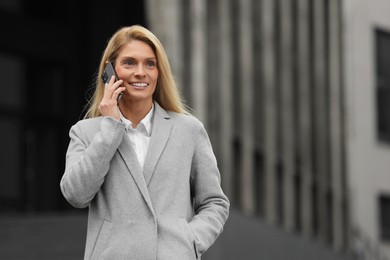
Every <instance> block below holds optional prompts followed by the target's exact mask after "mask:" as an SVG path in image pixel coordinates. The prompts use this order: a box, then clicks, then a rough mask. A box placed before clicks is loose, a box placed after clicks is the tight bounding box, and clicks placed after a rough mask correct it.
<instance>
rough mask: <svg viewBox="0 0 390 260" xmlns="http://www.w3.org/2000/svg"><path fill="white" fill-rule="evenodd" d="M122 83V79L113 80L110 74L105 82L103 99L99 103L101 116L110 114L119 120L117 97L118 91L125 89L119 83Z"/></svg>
mask: <svg viewBox="0 0 390 260" xmlns="http://www.w3.org/2000/svg"><path fill="white" fill-rule="evenodd" d="M122 83H123V80H121V79H120V80H118V81H115V77H114V76H112V77H111V79H110V81H109V82H108V83H106V84H105V87H104V94H103V99H102V101H101V102H100V104H99V112H100V114H101V115H102V116H111V117H114V118H115V119H117V120H120V116H119V108H118V101H117V98H118V95H119V93H121V92H122V91H124V90H125V89H126V88H125V87H123V86H122V85H121V84H122Z"/></svg>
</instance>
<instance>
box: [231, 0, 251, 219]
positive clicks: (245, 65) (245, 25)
mask: <svg viewBox="0 0 390 260" xmlns="http://www.w3.org/2000/svg"><path fill="white" fill-rule="evenodd" d="M240 7H241V8H240V15H239V17H240V27H239V28H240V68H241V80H240V86H235V87H239V88H240V89H241V98H242V99H241V112H242V115H241V129H242V164H241V166H242V169H241V171H242V180H241V185H242V186H241V195H242V196H241V199H242V201H241V206H242V208H243V210H244V212H246V213H250V214H251V213H253V212H254V210H255V203H254V185H255V183H254V178H253V166H254V164H253V142H254V140H253V119H254V117H253V73H252V71H253V69H252V67H253V46H252V43H253V41H252V37H253V36H252V1H251V0H242V1H240Z"/></svg>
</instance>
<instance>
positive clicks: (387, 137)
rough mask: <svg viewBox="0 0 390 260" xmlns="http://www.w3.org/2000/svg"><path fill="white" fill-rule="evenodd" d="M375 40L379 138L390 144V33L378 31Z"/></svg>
mask: <svg viewBox="0 0 390 260" xmlns="http://www.w3.org/2000/svg"><path fill="white" fill-rule="evenodd" d="M375 39H376V99H377V129H378V137H379V139H380V140H382V141H385V142H390V113H389V110H390V32H385V31H383V30H379V29H377V30H376V31H375Z"/></svg>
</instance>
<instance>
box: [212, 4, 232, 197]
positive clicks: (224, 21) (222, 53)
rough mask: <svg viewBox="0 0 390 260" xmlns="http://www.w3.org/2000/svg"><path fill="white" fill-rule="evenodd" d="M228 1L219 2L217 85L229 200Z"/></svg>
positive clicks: (230, 138) (224, 171)
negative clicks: (218, 88)
mask: <svg viewBox="0 0 390 260" xmlns="http://www.w3.org/2000/svg"><path fill="white" fill-rule="evenodd" d="M230 6H231V4H230V0H219V1H218V10H219V26H220V30H219V33H218V34H219V38H220V43H221V44H220V47H219V49H218V50H216V51H219V57H220V63H219V64H220V65H219V84H220V89H221V91H220V99H221V101H220V102H219V104H220V111H222V113H221V115H220V116H221V128H220V140H221V141H220V154H221V166H222V167H221V168H222V172H221V175H222V186H223V188H224V191H225V193H226V195H227V196H228V197H229V198H230V197H231V196H232V195H233V191H232V189H233V187H232V174H233V172H232V167H233V164H232V159H233V156H232V136H233V131H232V127H233V120H232V117H233V111H232V87H233V86H232V79H231V76H230V75H231V73H232V52H233V47H232V42H231V39H232V38H231V33H232V32H231V22H230V20H231V19H230V18H231V16H230V12H231V10H230Z"/></svg>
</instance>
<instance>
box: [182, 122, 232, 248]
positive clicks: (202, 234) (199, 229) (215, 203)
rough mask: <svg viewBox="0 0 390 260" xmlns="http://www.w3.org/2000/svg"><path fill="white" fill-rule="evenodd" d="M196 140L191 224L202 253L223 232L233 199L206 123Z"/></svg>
mask: <svg viewBox="0 0 390 260" xmlns="http://www.w3.org/2000/svg"><path fill="white" fill-rule="evenodd" d="M195 141H196V144H195V145H196V148H195V153H194V157H193V162H192V172H191V183H192V190H193V196H194V209H195V216H194V217H193V218H192V220H191V222H190V223H189V225H190V228H191V231H192V232H193V234H194V236H195V244H196V248H197V250H198V253H200V254H202V253H204V252H205V251H206V250H207V249H208V248H209V247H210V246H211V245H212V244H213V243H214V241H215V240H216V239H217V237H218V236H219V234H220V233H221V232H222V230H223V226H224V224H225V222H226V220H227V218H228V215H229V207H230V203H229V200H228V198H227V197H226V195H225V194H224V193H223V191H222V188H221V176H220V173H219V170H218V166H217V160H216V158H215V155H214V152H213V149H212V146H211V143H210V140H209V137H208V135H207V132H206V130H205V129H204V127H203V125H202V127H201V129H200V131H199V132H198V134H197V136H196V140H195Z"/></svg>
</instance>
